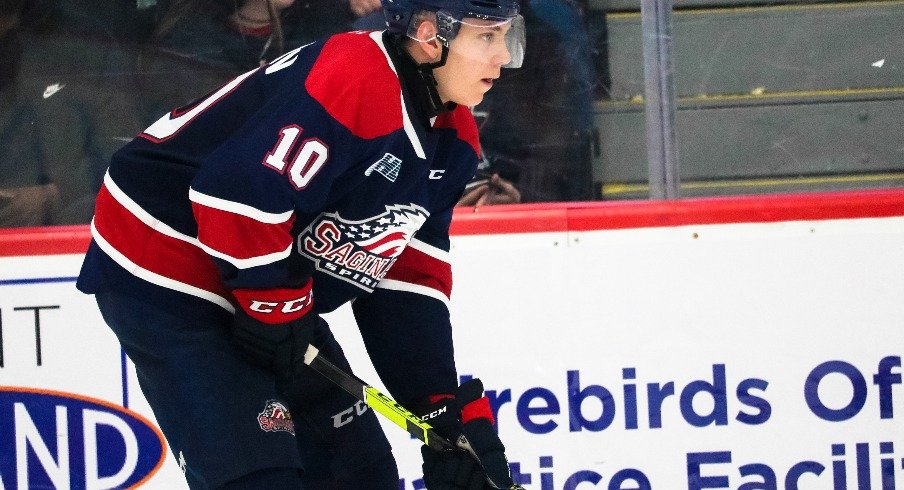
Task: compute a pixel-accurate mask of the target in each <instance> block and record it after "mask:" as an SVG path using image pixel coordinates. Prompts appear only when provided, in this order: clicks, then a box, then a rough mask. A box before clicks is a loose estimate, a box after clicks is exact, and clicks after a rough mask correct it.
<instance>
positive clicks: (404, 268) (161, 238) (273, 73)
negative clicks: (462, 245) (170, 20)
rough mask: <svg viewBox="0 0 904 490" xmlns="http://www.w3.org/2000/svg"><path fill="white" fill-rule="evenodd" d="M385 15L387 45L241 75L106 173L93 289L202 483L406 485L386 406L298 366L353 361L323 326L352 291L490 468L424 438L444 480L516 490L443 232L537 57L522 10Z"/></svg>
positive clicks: (338, 45) (364, 326)
mask: <svg viewBox="0 0 904 490" xmlns="http://www.w3.org/2000/svg"><path fill="white" fill-rule="evenodd" d="M383 5H384V11H385V14H386V17H387V24H388V29H387V30H386V31H385V32H354V33H345V34H339V35H336V36H333V37H331V38H328V39H326V40H323V41H319V42H316V43H313V44H310V45H308V46H305V47H302V48H299V49H297V50H295V51H292V52H289V53H287V54H286V55H284V56H282V57H280V58H277V59H275V60H274V61H272V62H271V63H270V64H269V65H266V66H263V67H261V68H259V69H256V70H253V71H251V72H248V73H245V74H243V75H241V76H239V77H237V78H235V79H234V80H232V81H231V82H229V83H227V84H226V85H224V86H223V87H222V88H220V89H219V90H216V91H214V92H213V93H211V94H209V95H207V96H205V97H203V98H201V99H199V100H197V101H196V102H194V103H193V104H191V105H189V106H187V107H183V108H179V109H176V110H173V111H172V112H170V113H169V114H166V115H164V116H163V117H162V118H160V119H159V120H158V121H157V122H156V123H154V124H152V125H151V126H150V127H148V128H147V129H146V130H145V131H144V132H142V133H141V134H140V135H139V136H138V137H137V138H135V139H134V140H133V141H131V142H130V143H128V144H127V145H126V146H125V147H124V148H122V149H121V150H120V151H118V152H117V153H116V154H115V155H114V157H113V159H112V162H111V165H110V168H109V171H108V172H107V174H106V175H105V177H104V185H103V187H102V189H101V191H100V193H99V196H98V202H97V207H96V212H95V217H94V220H93V222H92V234H93V241H92V243H91V246H90V249H89V251H88V254H87V256H86V258H85V262H84V264H83V266H82V272H81V275H80V276H79V281H78V287H79V289H81V290H82V291H84V292H86V293H93V294H95V295H96V300H97V303H98V305H99V307H100V310H101V313H102V314H103V317H104V319H105V321H106V322H107V323H108V324H109V326H110V328H111V329H112V330H113V331H114V332H115V333H116V335H117V337H118V338H119V340H120V342H121V344H122V346H123V349H124V350H125V352H126V353H127V354H128V355H129V357H130V358H131V359H132V361H134V363H135V366H136V371H137V374H138V380H139V382H140V385H141V388H142V391H143V392H144V394H145V396H146V398H147V399H148V401H149V402H150V404H151V407H152V408H153V410H154V414H155V416H156V418H157V420H158V422H159V424H160V426H161V428H162V429H163V432H164V434H165V435H166V437H167V439H168V443H169V445H170V448H171V450H172V452H173V455H174V457H175V458H176V459H177V460H178V461H179V464H180V467H181V468H182V470H183V471H184V473H185V477H186V480H187V481H188V483H189V485H190V486H191V487H192V488H227V489H244V488H247V489H252V488H253V489H264V488H267V489H271V488H272V489H282V488H307V489H312V488H313V489H317V488H355V489H368V490H369V489H377V490H379V489H393V490H394V489H396V488H398V470H397V468H396V464H395V461H394V459H393V456H392V453H391V451H390V446H389V444H388V442H387V440H386V438H385V436H384V435H383V433H382V430H381V428H380V426H379V424H378V421H377V420H376V417H375V415H374V414H373V412H372V411H369V410H361V409H360V408H361V407H354V406H355V400H354V399H353V398H351V397H350V396H348V395H346V394H344V393H343V392H342V391H341V390H339V389H338V388H337V387H335V386H333V385H332V384H331V383H329V382H328V381H326V380H325V379H323V378H322V377H321V376H320V375H318V374H317V373H316V372H314V371H312V370H310V369H309V368H308V367H307V366H306V365H305V364H304V363H303V362H302V354H303V353H304V351H305V349H306V347H307V346H308V344H309V343H311V344H313V345H315V346H316V347H317V348H318V349H319V350H320V352H321V355H324V356H325V357H327V358H328V359H330V360H331V361H332V362H333V363H335V364H337V365H339V366H340V367H342V368H344V369H349V365H348V362H347V360H346V359H345V357H344V354H343V352H342V350H341V348H340V346H339V345H338V343H337V342H336V340H335V339H334V337H333V335H332V334H331V332H330V330H329V327H328V326H327V324H326V323H325V322H324V320H323V319H322V318H321V317H320V314H322V313H325V312H329V311H332V310H334V309H335V308H337V307H338V306H340V305H342V304H344V303H347V302H349V301H352V300H354V303H353V306H352V308H353V311H354V314H355V317H356V320H357V323H358V326H359V328H360V331H361V334H362V337H363V339H364V342H365V344H366V348H367V350H368V353H369V355H370V357H371V359H372V361H373V364H374V366H375V367H376V369H377V371H378V373H379V375H380V377H381V379H382V380H383V382H384V384H385V385H386V387H387V388H388V390H389V391H390V393H391V394H392V395H393V396H394V398H395V399H397V400H399V401H400V402H401V403H403V404H404V405H406V406H407V407H409V408H410V409H411V410H412V411H414V412H415V413H418V414H422V415H425V416H428V415H437V414H439V415H438V416H434V417H431V418H430V421H431V423H432V424H433V425H434V427H436V428H437V430H438V431H439V432H440V433H442V434H443V435H445V436H446V437H448V438H449V439H450V440H453V441H457V442H458V443H460V444H464V443H467V444H468V445H470V447H471V449H472V450H473V452H474V454H475V455H476V458H477V460H475V458H474V457H472V456H470V455H468V454H467V453H465V452H464V451H461V452H457V451H444V452H437V451H434V450H432V449H429V448H427V447H426V446H425V447H424V448H423V449H422V453H423V456H424V465H423V469H424V479H425V482H426V484H427V487H428V488H431V489H433V488H436V489H447V488H510V487H512V486H513V482H512V479H511V477H510V475H509V469H508V465H507V462H506V458H505V454H504V451H505V448H504V447H503V445H502V443H501V442H500V440H499V437H498V436H497V435H496V432H495V431H494V429H493V425H492V411H491V410H490V407H489V402H488V401H487V398H486V397H484V396H483V392H482V387H481V386H480V383H479V382H478V381H476V380H475V381H472V382H468V383H465V384H464V385H462V386H458V379H457V373H456V369H455V363H454V360H453V346H452V334H451V327H450V320H449V311H448V302H449V295H450V291H451V286H452V282H451V269H450V266H449V260H448V251H449V237H448V228H449V223H450V220H451V216H452V208H453V207H454V205H455V203H456V200H457V199H458V198H459V196H460V195H461V194H462V189H463V187H464V185H465V183H466V182H467V181H468V179H469V178H470V177H471V176H472V175H473V174H474V172H475V168H476V165H477V161H478V153H479V146H478V142H477V130H476V126H475V123H474V119H473V117H472V116H471V114H470V111H469V109H468V106H471V105H474V104H477V103H479V102H480V101H481V99H482V98H483V95H484V93H486V91H487V90H489V89H490V88H491V86H492V84H493V80H495V79H496V78H497V77H498V76H499V74H500V70H501V68H502V67H503V66H516V65H518V64H519V63H520V59H521V57H522V55H523V48H524V46H523V36H524V32H523V23H522V20H521V18H520V16H519V15H518V4H517V0H384V2H383ZM352 407H354V408H355V410H350V408H352ZM478 460H479V461H478Z"/></svg>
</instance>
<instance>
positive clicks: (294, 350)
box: [232, 282, 318, 377]
mask: <svg viewBox="0 0 904 490" xmlns="http://www.w3.org/2000/svg"><path fill="white" fill-rule="evenodd" d="M233 295H234V296H235V298H236V300H237V301H238V303H239V306H240V308H237V309H236V313H235V318H234V319H233V324H232V342H233V344H235V346H236V348H237V349H238V350H239V353H240V354H241V355H242V357H243V358H244V359H245V360H247V361H248V362H250V363H252V364H254V365H256V366H260V367H262V368H264V369H267V370H270V371H271V372H273V374H275V375H277V376H279V377H292V375H294V373H295V372H296V371H297V370H298V369H300V368H301V366H303V365H304V353H305V351H306V350H307V348H308V345H309V344H310V343H311V339H312V337H313V334H314V327H315V326H316V325H317V321H318V316H317V315H316V314H314V313H311V312H310V310H311V306H312V305H313V294H312V293H311V283H310V282H308V283H307V285H306V286H305V287H303V288H299V289H237V290H235V291H233Z"/></svg>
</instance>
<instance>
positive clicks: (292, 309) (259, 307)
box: [232, 281, 314, 324]
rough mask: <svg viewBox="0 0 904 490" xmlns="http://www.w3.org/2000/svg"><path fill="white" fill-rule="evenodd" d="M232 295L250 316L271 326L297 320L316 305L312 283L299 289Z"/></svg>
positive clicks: (243, 292) (255, 290)
mask: <svg viewBox="0 0 904 490" xmlns="http://www.w3.org/2000/svg"><path fill="white" fill-rule="evenodd" d="M232 293H233V295H234V296H235V299H236V300H238V302H239V305H240V306H241V307H242V309H243V310H245V312H246V313H247V314H248V316H250V317H252V318H254V319H255V320H257V321H259V322H263V323H269V324H277V323H286V322H290V321H292V320H297V319H299V318H301V317H302V316H304V315H305V314H306V313H307V312H309V311H310V310H311V307H312V306H313V305H314V292H313V291H312V290H311V281H308V283H307V284H305V285H304V286H303V287H301V288H298V289H288V288H276V289H236V290H234V291H233V292H232Z"/></svg>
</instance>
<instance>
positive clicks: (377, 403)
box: [304, 345, 524, 490]
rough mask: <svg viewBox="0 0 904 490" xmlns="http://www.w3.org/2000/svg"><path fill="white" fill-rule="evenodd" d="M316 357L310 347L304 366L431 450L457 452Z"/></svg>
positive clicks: (357, 380) (352, 377)
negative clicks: (309, 367)
mask: <svg viewBox="0 0 904 490" xmlns="http://www.w3.org/2000/svg"><path fill="white" fill-rule="evenodd" d="M319 354H320V351H319V350H317V348H316V347H314V346H313V345H309V346H308V350H307V351H305V353H304V363H305V364H307V365H308V366H311V368H313V369H314V371H317V372H318V373H320V374H321V375H323V376H324V377H325V378H326V379H328V380H330V381H332V382H333V383H335V384H336V385H337V386H339V387H340V388H342V389H343V390H344V391H346V392H347V393H348V394H350V395H352V396H353V397H355V398H357V399H358V400H360V401H362V402H364V403H366V404H367V406H369V407H370V408H373V409H374V411H376V412H377V413H379V414H381V415H383V416H384V417H386V418H388V419H389V420H391V421H392V422H393V423H394V424H396V425H398V426H399V427H401V428H403V429H405V430H406V431H408V433H409V434H411V435H413V436H414V437H416V438H417V439H418V440H420V441H421V442H423V443H424V444H426V445H428V446H430V447H431V448H433V449H436V450H440V451H444V450H457V449H458V448H457V447H455V446H453V445H452V443H451V442H449V441H448V440H447V439H446V438H445V437H443V436H441V435H439V434H437V433H436V431H435V430H433V427H431V426H430V424H428V423H427V422H424V421H423V420H421V418H420V417H418V416H417V415H415V414H413V413H411V412H409V411H408V410H407V409H406V408H405V407H403V406H401V405H399V404H398V403H396V402H395V400H393V399H392V398H390V397H389V396H387V395H384V394H383V393H381V392H380V390H378V389H376V388H374V387H373V386H370V385H368V384H367V383H365V382H364V381H362V380H361V379H360V378H358V377H357V376H355V375H353V374H351V373H347V372H345V371H343V370H342V369H340V368H339V367H337V366H336V365H335V364H333V363H331V362H330V361H328V360H326V359H324V358H322V357H320V356H319ZM509 490H524V487H522V486H520V485H518V484H514V485H512V486H511V488H510V489H509Z"/></svg>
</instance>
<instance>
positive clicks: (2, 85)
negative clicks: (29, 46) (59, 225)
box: [0, 1, 59, 227]
mask: <svg viewBox="0 0 904 490" xmlns="http://www.w3.org/2000/svg"><path fill="white" fill-rule="evenodd" d="M23 4H24V2H23V1H17V2H7V3H3V4H0V226H2V227H12V226H40V225H47V224H50V223H52V222H53V220H54V219H55V216H56V213H57V211H58V208H59V191H58V190H57V188H56V186H55V185H54V184H52V183H51V182H50V177H49V176H48V174H47V172H46V171H45V170H44V168H43V165H42V163H43V160H42V158H41V157H40V150H39V142H38V135H37V133H36V131H35V126H34V120H35V116H34V110H33V108H32V107H31V106H30V105H29V104H25V103H22V101H20V99H19V93H20V92H21V91H22V86H21V80H20V73H21V69H22V51H23V46H22V44H23V41H22V35H21V22H22V16H23V15H24V13H25V12H24V9H23V7H24V5H23Z"/></svg>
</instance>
